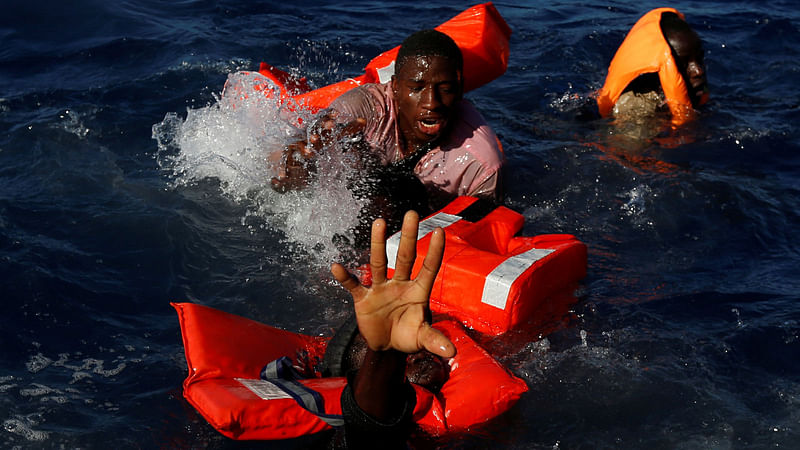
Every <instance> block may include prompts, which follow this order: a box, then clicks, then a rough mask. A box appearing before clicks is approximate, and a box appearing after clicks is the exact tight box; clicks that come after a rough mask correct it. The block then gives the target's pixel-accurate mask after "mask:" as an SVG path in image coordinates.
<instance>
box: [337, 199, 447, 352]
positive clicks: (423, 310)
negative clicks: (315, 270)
mask: <svg viewBox="0 0 800 450" xmlns="http://www.w3.org/2000/svg"><path fill="white" fill-rule="evenodd" d="M418 227H419V216H418V215H417V213H416V212H414V211H409V212H407V213H406V215H405V217H404V218H403V226H402V229H401V237H400V245H399V248H398V251H397V260H396V265H395V267H396V268H395V273H394V277H393V278H391V279H388V278H387V277H386V267H387V261H386V236H385V234H386V222H385V221H384V220H383V219H377V220H376V221H375V222H373V224H372V238H371V243H370V250H371V252H370V268H371V270H372V286H371V287H366V286H363V285H361V284H360V283H359V282H358V280H357V279H356V278H355V277H353V276H352V275H350V274H349V273H348V272H347V270H346V269H345V268H344V267H343V266H342V265H340V264H334V265H333V266H332V267H331V272H332V273H333V276H334V277H335V278H336V280H337V281H338V282H339V283H340V284H342V286H344V287H345V288H346V289H347V290H348V291H349V292H350V294H351V295H352V296H353V300H354V301H355V311H356V319H357V321H358V328H359V330H360V331H361V334H362V335H363V336H364V338H365V339H366V341H367V345H369V347H370V348H371V349H372V350H375V351H381V350H390V349H395V350H398V351H401V352H404V353H415V352H418V351H420V350H422V349H426V350H428V351H430V352H431V353H435V354H437V355H439V356H442V357H446V358H447V357H452V356H453V355H455V347H454V346H453V343H452V342H450V340H449V339H447V337H445V336H444V335H443V334H442V333H441V332H440V331H438V330H436V329H434V328H431V326H430V324H429V323H428V322H427V320H426V318H427V316H428V313H429V310H428V304H429V299H430V293H431V288H432V287H433V282H434V280H435V279H436V274H437V273H438V271H439V267H440V266H441V264H442V255H443V253H444V230H442V229H441V228H436V230H434V231H433V233H432V236H431V241H430V245H429V247H428V254H427V255H425V260H424V261H423V265H422V270H421V271H420V273H419V275H417V278H415V279H413V280H412V279H411V269H412V267H413V266H414V261H415V259H416V253H417V251H416V249H417V230H418Z"/></svg>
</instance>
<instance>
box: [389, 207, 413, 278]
mask: <svg viewBox="0 0 800 450" xmlns="http://www.w3.org/2000/svg"><path fill="white" fill-rule="evenodd" d="M418 231H419V215H418V214H417V212H416V211H408V212H406V214H405V216H403V226H402V228H401V229H400V245H399V246H398V248H397V259H396V261H395V265H394V276H393V277H392V279H393V280H397V281H408V280H409V279H411V269H412V268H413V267H414V261H415V260H416V259H417V233H418Z"/></svg>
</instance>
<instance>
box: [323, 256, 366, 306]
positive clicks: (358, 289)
mask: <svg viewBox="0 0 800 450" xmlns="http://www.w3.org/2000/svg"><path fill="white" fill-rule="evenodd" d="M331 274H333V277H334V278H335V279H336V281H338V282H339V284H341V285H342V287H344V288H345V289H347V291H348V292H350V295H352V296H353V300H356V301H357V300H359V299H361V297H363V296H364V295H365V294H366V288H365V287H364V286H362V285H361V283H359V282H358V279H357V278H356V277H355V276H353V274H351V273H350V272H348V271H347V269H345V268H344V266H343V265H341V264H339V263H334V264H333V265H331Z"/></svg>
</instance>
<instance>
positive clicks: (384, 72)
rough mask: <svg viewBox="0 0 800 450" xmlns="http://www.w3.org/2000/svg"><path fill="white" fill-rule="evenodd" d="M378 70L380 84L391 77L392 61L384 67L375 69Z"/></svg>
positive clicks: (386, 81)
mask: <svg viewBox="0 0 800 450" xmlns="http://www.w3.org/2000/svg"><path fill="white" fill-rule="evenodd" d="M377 72H378V80H380V83H381V84H384V83H388V82H389V80H391V79H392V75H394V61H392V62H391V63H389V65H388V66H386V67H381V68H380V69H377Z"/></svg>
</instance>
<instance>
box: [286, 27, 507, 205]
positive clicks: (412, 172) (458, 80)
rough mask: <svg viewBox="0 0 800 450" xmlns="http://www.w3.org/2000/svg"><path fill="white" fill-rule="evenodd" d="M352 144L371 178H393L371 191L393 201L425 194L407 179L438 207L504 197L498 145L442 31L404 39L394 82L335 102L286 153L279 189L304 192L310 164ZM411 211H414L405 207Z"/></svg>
mask: <svg viewBox="0 0 800 450" xmlns="http://www.w3.org/2000/svg"><path fill="white" fill-rule="evenodd" d="M353 141H358V142H360V143H361V145H360V146H357V153H359V155H360V156H361V157H362V158H361V163H360V164H358V169H359V170H360V171H362V172H363V174H364V175H370V176H371V175H372V173H374V172H373V171H372V170H373V169H374V168H375V167H378V168H384V169H386V170H388V171H391V172H393V175H390V176H387V177H384V176H383V175H382V174H380V171H379V175H378V176H376V177H373V179H374V182H373V183H372V185H371V187H376V186H377V187H379V188H380V189H379V190H382V193H384V194H386V195H387V196H389V197H391V196H393V195H397V196H400V197H402V196H403V195H407V194H405V193H407V192H408V191H414V192H419V190H415V189H409V188H408V186H405V185H406V184H412V183H406V182H397V176H396V174H397V173H400V174H402V175H409V176H410V178H412V179H413V180H412V181H413V182H414V183H417V184H419V185H420V186H424V189H422V192H423V193H427V194H428V195H430V207H431V209H439V208H440V207H441V206H443V205H444V204H445V203H446V202H448V201H449V200H451V199H452V198H454V197H456V196H459V195H474V196H477V197H483V198H489V199H491V200H494V201H497V200H499V199H500V196H501V190H500V169H501V167H502V165H503V162H504V158H503V154H502V151H501V150H500V145H499V141H498V139H497V136H496V135H495V133H494V131H492V129H491V128H490V127H489V125H488V124H487V123H486V121H485V120H484V119H483V117H482V116H481V115H480V113H478V111H477V110H476V109H475V108H474V107H473V106H472V104H470V103H469V102H468V101H466V100H464V99H463V57H462V54H461V50H460V49H459V48H458V46H457V45H456V43H455V42H454V41H453V40H452V39H451V38H450V37H449V36H447V35H446V34H444V33H441V32H439V31H436V30H423V31H419V32H417V33H414V34H412V35H411V36H409V37H408V38H407V39H406V40H405V41H403V43H402V45H401V47H400V50H399V52H398V54H397V58H396V61H395V66H394V75H393V76H392V79H391V81H390V82H388V83H385V84H373V83H370V84H365V85H362V86H358V87H356V88H354V89H352V90H350V91H348V92H346V93H345V94H343V95H342V96H340V97H339V98H337V99H336V100H334V101H333V102H332V103H331V105H330V107H329V108H328V109H326V110H325V111H323V112H322V113H321V115H320V116H319V118H318V119H317V120H316V121H315V122H314V123H313V124H312V125H311V126H310V127H309V129H308V130H307V139H306V140H302V141H299V142H296V143H293V144H291V145H289V146H288V147H287V149H286V151H285V157H284V161H285V162H284V164H283V166H282V167H281V168H280V169H279V173H278V176H276V177H275V178H273V179H272V186H273V188H274V189H275V190H277V191H279V192H283V191H286V190H289V189H297V188H301V187H303V186H305V184H306V183H307V182H308V180H309V176H310V173H309V162H310V161H313V160H315V159H316V158H317V156H318V154H319V153H320V152H324V151H331V147H334V146H335V145H336V144H337V143H341V142H353ZM367 178H369V176H368V177H367ZM408 178H409V177H406V181H408ZM387 179H388V180H389V181H386V180H387ZM395 185H398V186H399V187H398V186H395ZM387 191H388V193H387ZM415 195H416V194H415ZM406 205H407V206H408V205H412V206H413V204H406ZM407 209H415V208H399V210H400V211H401V212H403V211H405V210H407ZM383 217H386V216H385V215H383Z"/></svg>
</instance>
